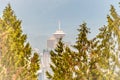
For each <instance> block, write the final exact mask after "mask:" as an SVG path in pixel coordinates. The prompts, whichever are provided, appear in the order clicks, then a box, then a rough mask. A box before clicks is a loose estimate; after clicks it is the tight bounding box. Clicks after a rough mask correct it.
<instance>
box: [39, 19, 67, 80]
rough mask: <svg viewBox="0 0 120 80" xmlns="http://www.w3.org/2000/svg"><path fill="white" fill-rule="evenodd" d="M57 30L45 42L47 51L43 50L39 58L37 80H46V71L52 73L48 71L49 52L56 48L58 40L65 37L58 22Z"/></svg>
mask: <svg viewBox="0 0 120 80" xmlns="http://www.w3.org/2000/svg"><path fill="white" fill-rule="evenodd" d="M58 25H59V28H58V30H56V32H55V33H53V35H52V36H51V37H50V38H49V39H48V40H47V49H45V50H43V53H42V55H41V56H40V57H41V70H40V73H39V80H48V79H47V77H46V71H49V72H51V73H52V70H51V69H50V63H51V60H50V51H51V50H52V49H54V48H55V47H56V44H57V42H58V40H59V39H60V38H63V37H64V36H65V33H64V32H63V31H62V30H61V26H60V21H59V22H58Z"/></svg>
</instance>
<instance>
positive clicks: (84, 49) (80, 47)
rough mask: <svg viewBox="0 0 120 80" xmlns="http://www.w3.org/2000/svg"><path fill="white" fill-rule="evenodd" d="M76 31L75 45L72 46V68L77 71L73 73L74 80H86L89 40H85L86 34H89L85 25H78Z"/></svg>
mask: <svg viewBox="0 0 120 80" xmlns="http://www.w3.org/2000/svg"><path fill="white" fill-rule="evenodd" d="M77 30H78V32H79V33H78V37H77V41H76V44H75V45H74V47H75V49H76V50H77V51H76V55H77V56H76V61H75V63H77V64H75V65H74V66H75V67H77V68H78V69H77V70H76V71H75V75H76V80H78V79H81V80H82V79H83V80H87V75H88V73H87V71H88V69H89V67H88V48H89V43H90V42H89V40H88V39H87V34H88V33H89V32H90V31H89V29H88V28H87V26H86V23H83V24H82V25H80V28H79V29H77Z"/></svg>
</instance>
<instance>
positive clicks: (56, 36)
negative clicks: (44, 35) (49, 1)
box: [53, 21, 65, 40]
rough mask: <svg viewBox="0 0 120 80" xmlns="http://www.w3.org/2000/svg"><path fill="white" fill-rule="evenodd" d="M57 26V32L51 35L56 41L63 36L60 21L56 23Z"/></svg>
mask: <svg viewBox="0 0 120 80" xmlns="http://www.w3.org/2000/svg"><path fill="white" fill-rule="evenodd" d="M58 25H59V28H58V30H57V31H56V32H55V33H54V34H53V35H54V37H55V38H56V40H59V39H60V38H63V37H64V36H65V33H64V32H63V30H61V26H60V25H61V24H60V21H59V22H58Z"/></svg>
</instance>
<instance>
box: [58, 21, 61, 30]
mask: <svg viewBox="0 0 120 80" xmlns="http://www.w3.org/2000/svg"><path fill="white" fill-rule="evenodd" d="M58 26H59V30H61V23H60V20H59V21H58Z"/></svg>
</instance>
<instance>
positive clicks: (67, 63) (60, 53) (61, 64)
mask: <svg viewBox="0 0 120 80" xmlns="http://www.w3.org/2000/svg"><path fill="white" fill-rule="evenodd" d="M71 54H72V52H71V50H70V49H69V47H67V46H66V47H65V46H64V43H63V42H62V39H60V40H59V41H58V44H57V47H56V48H55V50H54V51H53V50H52V51H51V52H50V55H51V61H52V63H51V64H50V67H51V69H52V73H50V72H48V71H47V72H46V74H47V77H48V79H51V80H73V71H72V64H73V63H72V59H73V57H72V56H71Z"/></svg>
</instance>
